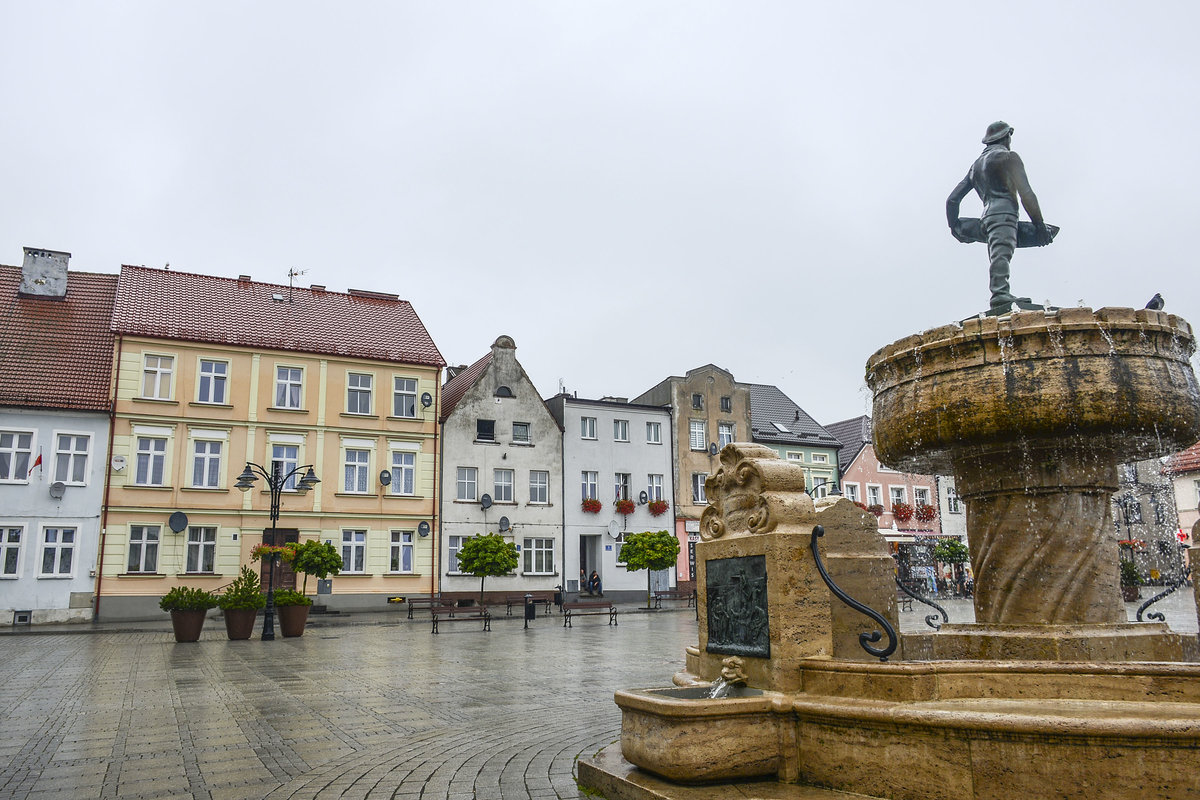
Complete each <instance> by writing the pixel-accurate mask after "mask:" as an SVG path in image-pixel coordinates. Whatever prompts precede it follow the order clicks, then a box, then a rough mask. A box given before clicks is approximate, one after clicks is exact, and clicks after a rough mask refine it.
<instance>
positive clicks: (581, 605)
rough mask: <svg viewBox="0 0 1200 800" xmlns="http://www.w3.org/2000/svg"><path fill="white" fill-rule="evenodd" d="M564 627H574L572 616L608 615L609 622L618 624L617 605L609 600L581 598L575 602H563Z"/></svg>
mask: <svg viewBox="0 0 1200 800" xmlns="http://www.w3.org/2000/svg"><path fill="white" fill-rule="evenodd" d="M562 608H563V627H564V628H573V627H575V626H574V625H572V624H571V617H594V616H599V615H601V614H607V615H608V624H609V625H616V624H617V607H616V606H614V605H613V604H612V603H610V602H609V601H607V600H581V601H578V602H575V603H563V607H562Z"/></svg>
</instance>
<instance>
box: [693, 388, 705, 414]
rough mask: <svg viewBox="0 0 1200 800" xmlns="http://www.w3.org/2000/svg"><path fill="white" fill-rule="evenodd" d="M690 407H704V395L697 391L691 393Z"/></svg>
mask: <svg viewBox="0 0 1200 800" xmlns="http://www.w3.org/2000/svg"><path fill="white" fill-rule="evenodd" d="M692 408H695V409H697V410H699V409H701V408H704V395H702V394H700V393H698V392H697V393H693V394H692Z"/></svg>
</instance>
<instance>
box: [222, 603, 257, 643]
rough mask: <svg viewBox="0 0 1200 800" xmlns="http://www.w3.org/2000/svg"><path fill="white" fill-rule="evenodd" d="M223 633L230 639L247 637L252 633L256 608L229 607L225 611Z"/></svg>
mask: <svg viewBox="0 0 1200 800" xmlns="http://www.w3.org/2000/svg"><path fill="white" fill-rule="evenodd" d="M223 613H224V614H225V633H226V634H228V636H229V638H230V639H249V638H250V637H251V636H252V635H253V634H254V621H255V620H256V619H258V609H256V608H236V609H235V608H231V609H229V610H227V611H225V612H223Z"/></svg>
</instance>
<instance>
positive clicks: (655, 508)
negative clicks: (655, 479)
mask: <svg viewBox="0 0 1200 800" xmlns="http://www.w3.org/2000/svg"><path fill="white" fill-rule="evenodd" d="M668 508H670V506H669V505H668V504H667V501H666V500H651V501H650V513H651V514H652V515H653V516H656V517H661V516H662V515H663V514H665V513H667V509H668Z"/></svg>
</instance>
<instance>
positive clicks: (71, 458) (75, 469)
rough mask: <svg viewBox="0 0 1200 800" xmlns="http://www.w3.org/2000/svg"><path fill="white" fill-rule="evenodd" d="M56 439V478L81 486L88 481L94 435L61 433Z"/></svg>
mask: <svg viewBox="0 0 1200 800" xmlns="http://www.w3.org/2000/svg"><path fill="white" fill-rule="evenodd" d="M54 441H55V445H54V480H56V481H62V482H63V483H73V484H76V485H80V486H82V485H83V484H85V483H87V464H88V450H89V448H90V447H91V442H92V437H91V436H89V435H88V434H85V433H60V434H58V435H56V436H55V437H54Z"/></svg>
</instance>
